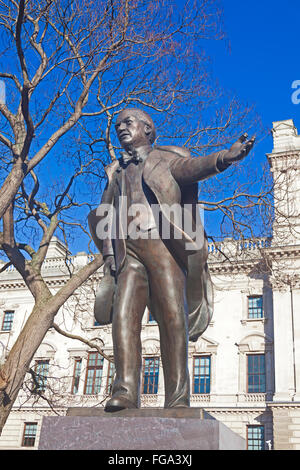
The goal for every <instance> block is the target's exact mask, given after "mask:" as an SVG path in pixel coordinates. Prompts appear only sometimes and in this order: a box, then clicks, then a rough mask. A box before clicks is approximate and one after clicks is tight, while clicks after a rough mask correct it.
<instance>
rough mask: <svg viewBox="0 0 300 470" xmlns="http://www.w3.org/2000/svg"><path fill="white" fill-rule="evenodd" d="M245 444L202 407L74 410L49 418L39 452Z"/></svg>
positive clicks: (208, 447) (240, 446)
mask: <svg viewBox="0 0 300 470" xmlns="http://www.w3.org/2000/svg"><path fill="white" fill-rule="evenodd" d="M245 448H246V444H245V440H244V439H243V438H241V437H240V436H239V435H237V434H235V433H234V432H233V431H231V430H230V429H228V428H227V427H226V426H225V425H224V424H223V423H221V422H219V421H217V420H215V419H213V418H212V417H210V416H209V415H208V414H207V413H205V412H203V410H202V409H200V408H181V409H180V408H178V409H159V408H144V409H139V410H122V411H119V412H116V413H105V412H104V410H103V409H99V408H70V409H69V410H68V413H67V416H45V417H44V418H43V423H42V428H41V435H40V440H39V449H40V450H197V449H199V450H244V449H245Z"/></svg>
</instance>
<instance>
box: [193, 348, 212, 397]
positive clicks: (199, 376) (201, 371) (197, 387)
mask: <svg viewBox="0 0 300 470" xmlns="http://www.w3.org/2000/svg"><path fill="white" fill-rule="evenodd" d="M210 363H211V360H210V356H194V365H193V388H192V393H194V394H197V393H210V370H211V367H210Z"/></svg>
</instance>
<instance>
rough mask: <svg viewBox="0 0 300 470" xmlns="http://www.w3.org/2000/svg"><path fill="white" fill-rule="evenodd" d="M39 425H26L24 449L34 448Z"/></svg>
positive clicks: (23, 441) (23, 440)
mask: <svg viewBox="0 0 300 470" xmlns="http://www.w3.org/2000/svg"><path fill="white" fill-rule="evenodd" d="M36 431H37V423H25V426H24V433H23V439H22V446H23V447H34V444H35V439H36Z"/></svg>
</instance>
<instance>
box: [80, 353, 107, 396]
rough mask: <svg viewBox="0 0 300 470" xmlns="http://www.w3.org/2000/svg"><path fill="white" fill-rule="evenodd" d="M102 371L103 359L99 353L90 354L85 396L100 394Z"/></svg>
mask: <svg viewBox="0 0 300 470" xmlns="http://www.w3.org/2000/svg"><path fill="white" fill-rule="evenodd" d="M102 371H103V357H102V356H101V355H100V354H99V353H98V352H91V353H89V357H88V363H87V371H86V377H85V385H84V394H85V395H97V394H98V393H99V392H100V387H101V379H102Z"/></svg>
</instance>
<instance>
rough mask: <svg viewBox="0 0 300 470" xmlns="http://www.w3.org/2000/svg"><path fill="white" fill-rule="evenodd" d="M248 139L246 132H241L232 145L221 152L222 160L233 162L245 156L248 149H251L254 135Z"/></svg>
mask: <svg viewBox="0 0 300 470" xmlns="http://www.w3.org/2000/svg"><path fill="white" fill-rule="evenodd" d="M247 139H248V134H243V135H242V136H241V137H240V138H239V139H238V140H237V141H236V142H235V143H234V144H233V145H232V147H231V148H230V149H229V150H227V151H225V152H224V154H223V162H224V163H225V164H226V163H233V162H237V161H239V160H242V159H243V158H245V157H246V156H247V155H248V153H249V152H250V150H251V149H252V147H253V145H254V142H255V137H254V136H253V137H251V139H249V140H247Z"/></svg>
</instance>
